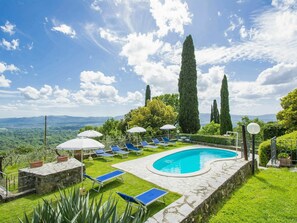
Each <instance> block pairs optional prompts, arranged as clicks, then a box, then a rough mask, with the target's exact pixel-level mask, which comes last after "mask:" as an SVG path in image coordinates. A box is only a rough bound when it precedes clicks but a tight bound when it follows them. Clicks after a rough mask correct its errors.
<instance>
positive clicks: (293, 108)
mask: <svg viewBox="0 0 297 223" xmlns="http://www.w3.org/2000/svg"><path fill="white" fill-rule="evenodd" d="M281 106H282V108H283V110H281V111H280V112H278V113H277V115H276V118H277V120H278V121H279V123H280V124H281V125H283V126H284V127H285V128H286V129H287V131H288V132H292V131H294V130H297V88H296V89H295V90H293V91H291V92H290V93H289V94H288V95H286V96H284V97H283V98H282V99H281Z"/></svg>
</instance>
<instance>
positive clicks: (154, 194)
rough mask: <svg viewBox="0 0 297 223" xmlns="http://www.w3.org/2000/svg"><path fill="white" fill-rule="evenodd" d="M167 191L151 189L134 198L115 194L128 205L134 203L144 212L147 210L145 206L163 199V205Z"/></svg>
mask: <svg viewBox="0 0 297 223" xmlns="http://www.w3.org/2000/svg"><path fill="white" fill-rule="evenodd" d="M167 193H168V192H167V191H164V190H160V189H157V188H152V189H150V190H148V191H146V192H144V193H142V194H139V195H137V196H135V197H132V196H129V195H127V194H124V193H121V192H117V194H118V195H119V196H120V197H121V198H123V199H124V200H125V201H126V202H128V203H134V204H137V205H140V206H141V207H142V208H144V210H145V211H146V210H147V206H148V205H150V204H151V203H153V202H155V201H157V200H159V199H160V198H163V203H164V204H165V200H164V196H165V195H166V194H167Z"/></svg>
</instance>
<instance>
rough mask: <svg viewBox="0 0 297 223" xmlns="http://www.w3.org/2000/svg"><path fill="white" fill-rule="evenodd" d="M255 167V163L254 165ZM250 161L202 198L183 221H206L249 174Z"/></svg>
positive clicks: (184, 222)
mask: <svg viewBox="0 0 297 223" xmlns="http://www.w3.org/2000/svg"><path fill="white" fill-rule="evenodd" d="M255 166H256V167H257V163H256V165H255ZM251 169H252V162H251V161H250V162H248V163H247V164H246V165H244V166H243V167H242V168H241V169H239V170H238V171H237V172H236V173H235V174H234V175H233V176H231V177H230V178H229V179H228V180H227V181H226V182H225V183H224V184H223V185H222V186H220V187H219V188H218V189H217V190H216V191H215V192H214V193H212V194H211V195H210V196H209V197H208V198H207V199H205V200H204V202H203V203H201V204H200V205H199V206H198V207H197V208H196V209H195V210H194V211H193V212H192V213H191V214H190V215H189V216H188V217H187V218H186V219H185V220H184V221H182V222H183V223H186V222H187V223H188V222H203V223H205V222H207V221H208V219H209V218H210V216H211V215H213V214H215V213H216V212H217V211H218V209H219V207H220V205H221V204H222V202H223V201H224V200H226V199H228V198H229V197H230V196H231V194H232V193H233V192H234V191H235V190H236V189H237V188H239V187H240V186H241V185H242V184H243V183H244V182H246V181H247V179H248V178H249V177H250V176H251V172H252V170H251Z"/></svg>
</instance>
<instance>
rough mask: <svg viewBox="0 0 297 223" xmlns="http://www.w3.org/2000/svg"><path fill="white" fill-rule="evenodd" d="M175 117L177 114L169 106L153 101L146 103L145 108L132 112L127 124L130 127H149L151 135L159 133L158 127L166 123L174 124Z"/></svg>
mask: <svg viewBox="0 0 297 223" xmlns="http://www.w3.org/2000/svg"><path fill="white" fill-rule="evenodd" d="M176 116H177V113H176V112H174V111H173V108H172V107H171V106H169V105H167V106H166V105H165V104H164V103H163V102H162V101H160V100H157V99H153V100H151V101H149V102H148V104H147V106H146V107H139V108H138V109H135V110H133V111H132V112H131V120H130V121H129V122H128V124H129V126H130V127H133V126H141V127H143V128H148V127H150V129H151V133H152V134H158V133H161V131H160V127H161V126H162V125H164V124H167V123H174V121H175V120H176Z"/></svg>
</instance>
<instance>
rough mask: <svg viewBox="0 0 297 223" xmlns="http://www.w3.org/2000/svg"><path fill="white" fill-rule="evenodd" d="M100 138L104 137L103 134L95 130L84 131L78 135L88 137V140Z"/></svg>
mask: <svg viewBox="0 0 297 223" xmlns="http://www.w3.org/2000/svg"><path fill="white" fill-rule="evenodd" d="M100 136H103V134H102V133H100V132H98V131H95V130H87V131H83V132H81V133H79V134H78V135H77V137H86V138H96V137H100Z"/></svg>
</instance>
